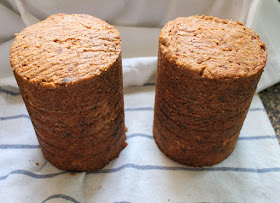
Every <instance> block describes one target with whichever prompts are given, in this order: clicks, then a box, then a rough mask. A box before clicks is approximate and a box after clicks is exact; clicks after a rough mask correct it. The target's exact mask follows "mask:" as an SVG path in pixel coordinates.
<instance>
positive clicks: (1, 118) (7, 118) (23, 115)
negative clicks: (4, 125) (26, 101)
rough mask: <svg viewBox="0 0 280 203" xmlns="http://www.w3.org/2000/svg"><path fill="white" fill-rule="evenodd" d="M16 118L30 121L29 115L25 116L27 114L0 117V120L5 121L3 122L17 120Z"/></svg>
mask: <svg viewBox="0 0 280 203" xmlns="http://www.w3.org/2000/svg"><path fill="white" fill-rule="evenodd" d="M17 118H27V119H30V117H29V115H27V114H19V115H15V116H5V117H0V120H1V121H5V120H11V119H17Z"/></svg>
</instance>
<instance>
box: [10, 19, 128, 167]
mask: <svg viewBox="0 0 280 203" xmlns="http://www.w3.org/2000/svg"><path fill="white" fill-rule="evenodd" d="M10 62H11V66H12V69H13V71H14V75H15V78H16V80H17V83H18V86H19V88H20V92H21V94H22V97H23V100H24V102H25V105H26V108H27V110H28V112H29V115H30V118H31V121H32V123H33V126H34V129H35V132H36V135H37V138H38V140H39V143H40V146H41V149H42V152H43V154H44V156H45V157H46V159H47V160H48V161H49V162H50V163H52V164H53V165H54V166H56V167H57V168H59V169H62V170H69V171H95V170H97V169H100V168H102V167H104V166H105V165H106V164H108V163H109V162H110V161H111V160H112V159H114V158H116V157H117V156H118V154H119V153H120V152H121V150H122V149H123V147H124V142H125V127H124V103H123V78H122V59H121V39H120V34H119V32H118V31H117V30H116V29H115V28H114V27H113V26H111V25H109V24H108V23H106V22H104V21H102V20H100V19H97V18H94V17H92V16H89V15H83V14H73V15H66V14H56V15H53V16H50V17H49V18H47V19H46V20H44V21H42V22H40V23H38V24H35V25H32V26H30V27H27V28H25V29H24V30H23V31H22V32H21V33H19V34H17V36H16V38H15V41H14V42H13V44H12V46H11V52H10Z"/></svg>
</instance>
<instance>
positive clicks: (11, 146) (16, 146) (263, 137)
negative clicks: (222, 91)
mask: <svg viewBox="0 0 280 203" xmlns="http://www.w3.org/2000/svg"><path fill="white" fill-rule="evenodd" d="M135 137H143V138H147V139H153V136H152V135H148V134H143V133H134V134H131V135H127V137H126V140H129V139H132V138H135ZM266 139H277V137H276V136H275V135H260V136H242V137H239V138H238V140H240V141H243V140H266ZM0 149H40V145H29V144H0Z"/></svg>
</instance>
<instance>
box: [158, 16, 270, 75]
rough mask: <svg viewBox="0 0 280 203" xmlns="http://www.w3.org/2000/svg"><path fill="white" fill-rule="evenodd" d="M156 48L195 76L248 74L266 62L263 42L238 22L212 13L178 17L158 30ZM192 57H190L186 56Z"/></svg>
mask: <svg viewBox="0 0 280 203" xmlns="http://www.w3.org/2000/svg"><path fill="white" fill-rule="evenodd" d="M159 42H160V45H159V49H160V51H161V53H163V54H164V55H165V56H166V58H168V59H169V60H170V62H174V63H176V65H177V66H180V67H182V68H186V67H187V68H188V69H189V70H192V74H193V75H194V76H197V77H204V78H216V79H219V78H221V79H226V78H228V79H233V78H239V77H250V76H251V75H255V74H256V73H258V72H259V71H262V69H263V67H264V65H265V63H266V56H267V54H266V52H265V45H264V43H263V42H262V41H261V40H260V39H259V36H258V35H257V34H256V33H255V32H254V31H253V30H251V29H249V28H246V27H244V26H243V25H242V24H241V23H238V22H235V21H232V20H225V19H219V18H215V17H211V16H191V17H188V18H184V17H182V18H177V19H176V20H174V21H170V22H169V23H167V24H166V25H165V27H164V28H163V29H162V31H161V33H160V39H159ZM189 56H191V57H189Z"/></svg>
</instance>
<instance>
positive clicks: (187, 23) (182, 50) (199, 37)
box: [153, 16, 266, 166]
mask: <svg viewBox="0 0 280 203" xmlns="http://www.w3.org/2000/svg"><path fill="white" fill-rule="evenodd" d="M251 49H252V50H251ZM204 59H205V60H204ZM206 59H207V60H206ZM249 62H250V63H249ZM265 62H266V52H265V50H264V44H263V42H262V41H261V40H260V39H259V37H258V36H257V35H256V34H255V33H254V32H253V31H252V30H250V29H248V28H245V27H244V26H243V25H241V24H240V23H236V22H234V21H229V20H222V19H218V18H213V17H207V16H192V17H188V18H177V19H176V20H174V21H171V22H169V23H168V24H167V25H166V26H165V27H164V28H163V29H162V31H161V34H160V40H159V53H158V68H157V81H156V97H155V110H154V126H153V133H154V138H155V141H156V143H157V145H158V146H159V148H160V149H161V150H162V151H163V152H164V153H165V154H166V155H167V156H168V157H170V158H171V159H173V160H175V161H177V162H180V163H183V164H186V165H190V166H209V165H213V164H216V163H219V162H221V161H222V160H224V159H225V158H227V157H228V156H229V155H230V153H231V152H232V151H233V149H234V146H235V144H236V141H237V139H238V135H239V132H240V130H241V127H242V124H243V122H244V119H245V117H246V114H247V111H248V109H249V107H250V104H251V101H252V97H253V95H254V92H255V90H256V85H257V83H258V81H259V79H260V76H261V74H262V71H263V68H264V66H265ZM225 67H227V68H225Z"/></svg>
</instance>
